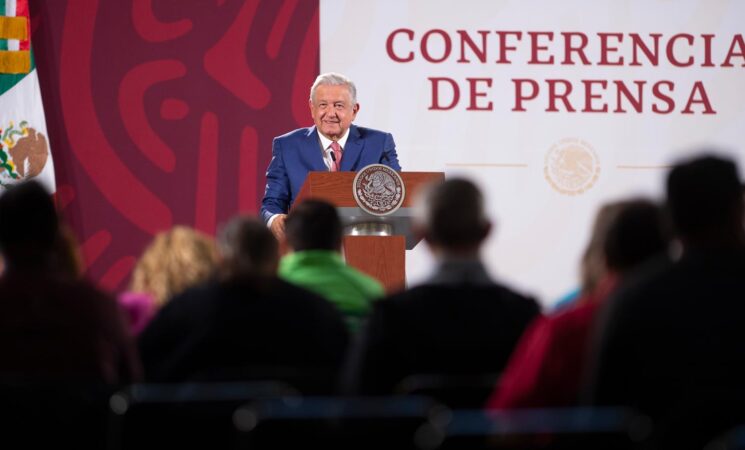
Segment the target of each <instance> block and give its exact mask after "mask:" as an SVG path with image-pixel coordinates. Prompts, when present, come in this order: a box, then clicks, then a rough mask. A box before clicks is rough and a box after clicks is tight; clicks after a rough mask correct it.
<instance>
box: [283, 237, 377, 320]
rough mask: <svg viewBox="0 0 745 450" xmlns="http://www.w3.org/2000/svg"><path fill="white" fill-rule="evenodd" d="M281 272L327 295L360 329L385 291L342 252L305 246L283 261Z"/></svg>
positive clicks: (289, 279)
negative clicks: (348, 262)
mask: <svg viewBox="0 0 745 450" xmlns="http://www.w3.org/2000/svg"><path fill="white" fill-rule="evenodd" d="M279 276H280V277H281V278H283V279H285V280H287V281H289V282H290V283H293V284H296V285H298V286H301V287H304V288H306V289H308V290H310V291H313V292H315V293H317V294H319V295H321V296H322V297H325V298H327V299H328V300H329V301H330V302H331V303H333V304H334V305H336V307H337V308H339V310H340V311H341V312H342V314H343V315H344V318H345V320H346V321H347V325H348V326H349V329H350V330H351V331H352V332H356V331H357V330H358V329H359V326H360V324H361V322H362V320H363V319H364V318H365V317H367V315H368V314H369V312H370V309H371V306H372V305H371V303H372V301H373V300H374V299H376V298H379V297H382V296H383V295H384V294H385V291H384V290H383V285H381V284H380V282H378V281H377V280H375V279H374V278H372V277H370V276H368V275H365V274H364V273H362V272H360V271H359V270H357V269H354V268H352V267H349V266H348V265H346V264H345V263H344V260H343V259H342V257H341V255H340V254H339V253H338V252H334V251H329V250H305V251H302V252H296V253H290V254H288V255H287V256H285V257H284V258H282V261H281V262H280V264H279Z"/></svg>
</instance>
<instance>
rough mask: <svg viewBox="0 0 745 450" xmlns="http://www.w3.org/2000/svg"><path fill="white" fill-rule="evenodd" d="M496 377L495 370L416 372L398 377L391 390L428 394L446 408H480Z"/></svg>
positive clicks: (401, 392) (400, 392) (497, 375)
mask: <svg viewBox="0 0 745 450" xmlns="http://www.w3.org/2000/svg"><path fill="white" fill-rule="evenodd" d="M498 379H499V374H498V373H479V374H416V375H410V376H408V377H406V378H404V379H403V380H401V381H400V382H399V383H398V384H397V385H396V387H395V389H394V392H395V393H396V394H402V395H421V396H425V397H432V398H434V399H435V400H437V401H439V402H441V403H443V404H444V405H447V406H448V407H450V408H481V407H482V406H483V405H484V404H485V403H486V401H487V399H488V397H489V394H491V392H492V391H493V390H494V386H495V384H496V382H497V380H498Z"/></svg>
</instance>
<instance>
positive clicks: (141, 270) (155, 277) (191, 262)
mask: <svg viewBox="0 0 745 450" xmlns="http://www.w3.org/2000/svg"><path fill="white" fill-rule="evenodd" d="M216 265H217V249H216V248H215V243H214V240H213V239H212V238H211V237H209V236H207V235H206V234H203V233H200V232H199V231H196V230H194V229H192V228H189V227H186V226H181V225H178V226H175V227H173V228H171V229H170V230H168V231H163V232H161V233H158V234H157V235H156V236H155V238H153V241H152V242H151V243H150V245H148V247H147V248H146V249H145V251H144V252H143V254H142V256H141V257H140V259H139V261H138V262H137V265H136V266H135V268H134V271H133V272H132V281H131V283H130V291H132V292H144V293H147V294H150V295H151V296H152V297H153V299H154V300H155V303H156V304H157V305H158V306H162V305H163V304H164V303H165V302H167V301H168V300H170V299H171V298H172V297H173V296H175V295H177V294H179V293H181V292H183V291H184V290H186V289H187V288H189V287H191V286H194V285H196V284H199V283H200V282H203V281H205V280H207V279H208V278H209V277H210V275H211V274H212V273H213V271H214V270H215V267H216Z"/></svg>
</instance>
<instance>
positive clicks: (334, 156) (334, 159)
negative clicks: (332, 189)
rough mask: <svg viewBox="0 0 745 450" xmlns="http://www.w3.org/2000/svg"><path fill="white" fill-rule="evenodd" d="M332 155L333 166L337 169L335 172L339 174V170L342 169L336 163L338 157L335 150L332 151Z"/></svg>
mask: <svg viewBox="0 0 745 450" xmlns="http://www.w3.org/2000/svg"><path fill="white" fill-rule="evenodd" d="M330 155H331V161H332V162H333V164H334V167H336V169H335V171H336V172H338V171H339V169H340V167H339V165H338V164H337V163H336V155H335V154H334V151H333V150H331V153H330Z"/></svg>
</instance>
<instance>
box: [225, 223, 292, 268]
mask: <svg viewBox="0 0 745 450" xmlns="http://www.w3.org/2000/svg"><path fill="white" fill-rule="evenodd" d="M217 247H218V251H219V253H220V275H221V277H222V278H223V279H229V278H237V277H242V276H274V275H276V273H277V266H278V264H279V245H278V244H277V240H276V239H275V238H274V235H273V234H272V233H271V231H269V228H267V227H266V225H265V224H263V223H262V222H260V221H259V220H257V219H255V218H252V217H246V216H238V217H235V218H233V219H231V220H230V221H229V222H228V223H227V224H225V225H224V226H223V227H222V228H221V229H220V231H219V232H218V235H217Z"/></svg>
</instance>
